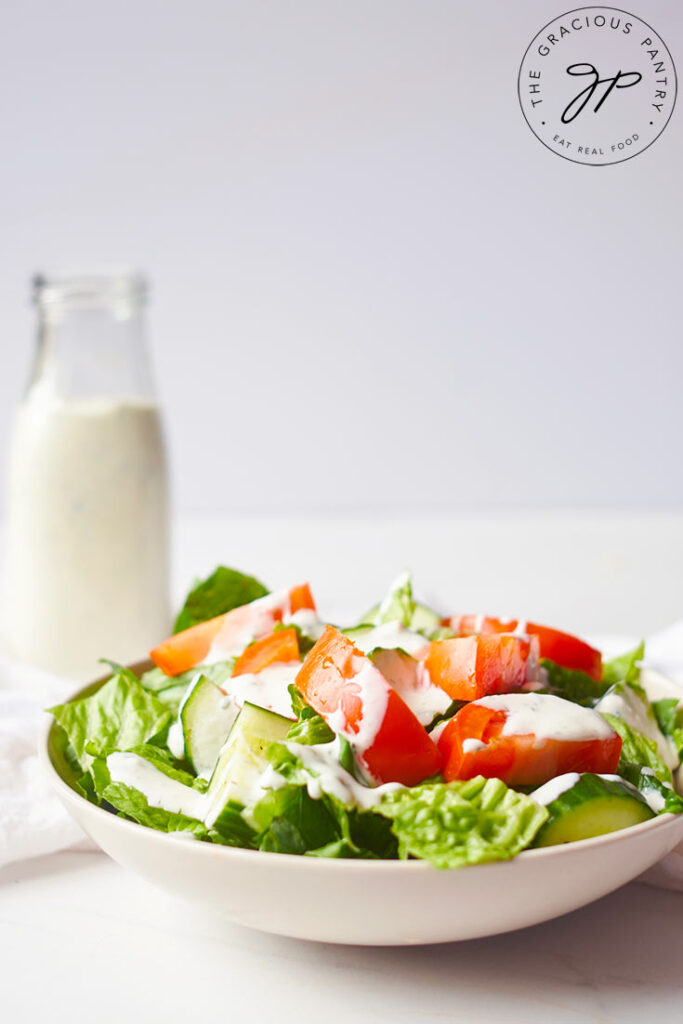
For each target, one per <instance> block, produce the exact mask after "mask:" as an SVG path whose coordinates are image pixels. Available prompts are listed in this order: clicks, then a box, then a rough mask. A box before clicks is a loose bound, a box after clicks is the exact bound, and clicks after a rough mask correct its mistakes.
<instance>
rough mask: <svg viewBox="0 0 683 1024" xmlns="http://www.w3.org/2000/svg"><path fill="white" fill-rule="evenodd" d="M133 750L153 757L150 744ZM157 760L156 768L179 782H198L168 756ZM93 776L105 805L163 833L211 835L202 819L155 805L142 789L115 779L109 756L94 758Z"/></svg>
mask: <svg viewBox="0 0 683 1024" xmlns="http://www.w3.org/2000/svg"><path fill="white" fill-rule="evenodd" d="M132 752H134V753H136V754H138V755H139V756H141V757H143V756H145V757H146V758H147V759H151V757H150V748H149V747H145V746H142V747H138V748H136V750H135V751H132ZM159 753H161V752H159ZM155 756H156V755H155ZM153 763H154V764H155V767H157V768H158V769H159V770H163V771H164V774H168V775H170V777H172V778H174V779H175V780H176V781H177V782H184V783H185V784H186V785H190V784H192V783H194V782H196V781H197V780H195V779H193V778H192V776H189V775H188V774H187V773H186V772H178V771H176V770H175V769H173V768H172V766H171V765H170V764H169V763H167V761H166V759H165V758H160V760H159V761H156V760H155V761H154V762H153ZM91 777H92V779H93V784H94V789H95V792H96V793H97V796H98V797H99V799H100V801H102V802H103V803H104V804H105V805H109V806H110V807H113V808H114V810H116V811H118V813H119V814H121V815H122V816H123V817H126V818H129V819H130V820H131V821H136V822H137V823H138V824H139V825H146V826H147V827H148V828H155V829H157V830H158V831H160V832H188V833H190V834H192V835H194V836H196V837H197V838H198V839H204V838H208V829H207V828H206V825H204V823H203V822H201V821H199V820H198V819H196V818H190V817H188V816H187V815H185V814H177V813H175V812H173V811H167V810H165V809H164V808H163V807H152V806H150V804H149V802H148V800H147V797H146V796H145V795H144V793H141V792H140V791H139V790H138V789H135V788H134V787H133V786H127V785H125V784H124V783H122V782H112V780H111V777H110V774H109V769H108V767H107V761H106V758H104V757H99V758H96V759H95V760H94V761H93V763H92V766H91Z"/></svg>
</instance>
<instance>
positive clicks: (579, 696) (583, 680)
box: [541, 658, 610, 708]
mask: <svg viewBox="0 0 683 1024" xmlns="http://www.w3.org/2000/svg"><path fill="white" fill-rule="evenodd" d="M541 666H542V667H543V668H544V669H545V671H546V673H547V677H548V683H547V686H545V687H544V688H543V691H542V692H543V693H551V694H554V695H555V696H556V697H563V698H564V699H565V700H570V701H572V702H573V703H574V704H581V706H582V707H585V708H592V707H593V706H594V705H595V702H596V701H597V700H599V699H600V698H601V697H602V696H603V695H604V694H605V693H606V692H607V690H608V689H609V687H610V684H609V683H605V682H602V681H601V682H597V681H596V680H595V679H593V678H592V676H589V675H588V673H586V672H581V671H580V669H572V668H564V666H563V665H557V664H556V663H555V662H554V661H550V660H549V659H548V658H543V659H542V661H541Z"/></svg>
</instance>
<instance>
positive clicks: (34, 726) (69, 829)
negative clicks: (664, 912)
mask: <svg viewBox="0 0 683 1024" xmlns="http://www.w3.org/2000/svg"><path fill="white" fill-rule="evenodd" d="M594 642H595V643H596V645H597V646H599V647H600V648H601V649H602V650H604V651H606V652H607V653H608V654H609V655H611V654H613V653H614V654H618V653H621V652H622V651H625V650H628V649H629V647H632V646H634V641H633V639H632V638H631V639H629V638H624V637H620V638H616V637H603V638H601V639H599V638H596V639H595V641H594ZM635 642H637V641H635ZM647 664H648V665H650V666H652V667H653V668H656V669H658V670H659V671H660V672H663V673H664V674H665V675H667V676H669V677H670V678H671V679H672V680H673V681H674V682H675V683H678V685H679V686H680V687H681V699H683V620H681V621H679V622H676V623H674V625H672V626H669V627H668V628H667V629H665V630H662V631H661V632H660V633H657V634H655V635H654V636H652V637H651V638H650V639H649V640H648V641H647ZM75 689H76V684H75V683H74V682H73V681H72V680H68V679H61V678H60V677H58V676H53V675H50V674H49V673H46V672H42V671H40V670H39V669H36V668H33V667H31V666H29V665H26V664H23V663H19V662H16V661H12V660H11V659H9V658H7V657H5V656H0V867H2V866H3V865H5V864H9V863H11V862H12V861H15V860H25V859H27V858H29V857H37V856H40V855H41V854H46V853H52V852H55V851H57V850H64V849H74V848H78V849H95V848H96V847H94V846H93V844H92V843H91V841H90V840H89V839H87V837H86V836H85V835H84V833H83V832H82V831H81V829H80V828H79V826H78V825H77V824H76V823H75V822H74V821H72V819H71V818H70V817H69V815H68V814H67V812H66V811H65V810H64V808H63V807H62V805H61V803H60V802H59V800H58V798H57V797H56V795H55V794H54V793H53V791H52V788H51V785H50V782H49V781H48V779H47V778H46V777H45V775H44V773H43V771H42V768H41V766H40V764H39V762H38V755H37V747H38V742H39V734H40V730H41V726H42V724H43V723H44V722H45V720H46V715H45V713H44V710H43V709H44V708H46V707H50V706H51V705H52V704H57V703H59V702H60V701H62V700H64V699H65V698H67V697H69V696H70V694H72V693H73V692H74V690H75ZM642 880H643V881H647V882H650V883H651V884H653V885H661V886H664V887H666V888H673V889H678V890H681V891H683V843H681V844H680V846H678V847H677V849H676V850H675V851H674V852H673V853H671V854H669V855H668V856H667V857H665V858H664V859H663V860H662V861H660V862H659V864H657V865H656V866H655V867H654V868H652V869H651V870H650V871H648V872H646V874H645V875H643V876H642Z"/></svg>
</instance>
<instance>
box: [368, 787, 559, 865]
mask: <svg viewBox="0 0 683 1024" xmlns="http://www.w3.org/2000/svg"><path fill="white" fill-rule="evenodd" d="M377 811H378V812H379V813H380V814H383V815H385V816H386V817H388V818H391V821H392V827H393V831H394V833H395V835H396V837H397V838H398V850H399V856H400V857H401V858H403V859H405V858H407V857H418V858H420V859H421V860H428V861H429V862H430V863H431V864H433V865H434V866H435V867H437V868H456V867H461V866H463V865H465V864H482V863H485V862H487V861H494V860H507V859H508V858H510V857H514V856H515V854H517V853H519V852H520V850H524V849H525V848H526V847H527V846H529V844H530V843H531V842H532V840H533V839H534V836H535V835H536V833H537V832H538V830H539V828H540V827H541V825H542V824H543V823H544V821H546V820H547V818H548V811H547V810H546V808H544V807H540V806H539V805H538V804H536V803H535V802H534V801H533V800H532V799H531V798H530V797H528V796H525V795H524V794H522V793H516V792H515V791H514V790H512V789H508V787H507V786H506V785H505V783H504V782H501V781H500V779H484V778H482V777H481V776H477V778H474V779H469V780H467V781H466V782H441V783H439V782H437V783H431V784H427V785H421V786H415V787H413V788H412V789H401V790H397V791H396V792H394V793H390V794H387V795H386V796H385V797H384V798H383V799H382V801H381V802H380V803H379V804H378V806H377Z"/></svg>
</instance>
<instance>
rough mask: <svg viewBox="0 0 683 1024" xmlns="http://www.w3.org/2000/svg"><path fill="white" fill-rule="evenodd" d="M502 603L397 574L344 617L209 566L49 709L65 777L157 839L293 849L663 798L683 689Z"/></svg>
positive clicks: (442, 835)
mask: <svg viewBox="0 0 683 1024" xmlns="http://www.w3.org/2000/svg"><path fill="white" fill-rule="evenodd" d="M643 657H644V647H643V645H642V644H641V645H640V646H639V647H637V648H636V649H635V650H633V651H630V652H627V653H626V654H624V655H623V656H621V657H619V658H617V659H614V660H611V661H607V660H605V659H603V657H602V654H601V652H600V651H598V650H597V649H596V648H594V647H592V646H591V645H590V644H588V643H586V642H585V641H583V640H581V639H579V638H578V637H575V636H572V635H570V634H568V633H565V632H562V631H560V630H557V629H554V628H551V627H548V626H542V625H538V624H535V623H532V622H528V621H524V620H519V619H503V618H496V617H493V616H488V615H483V614H480V615H470V614H457V615H453V614H442V613H440V612H437V611H435V610H434V609H432V608H430V607H428V606H427V605H425V604H422V603H420V602H418V601H416V600H415V598H414V596H413V590H412V584H411V579H410V576H409V575H408V574H406V573H404V574H402V575H401V576H400V577H399V578H398V579H397V580H396V582H395V583H394V584H393V586H392V587H391V588H390V590H389V592H388V594H387V595H386V596H385V597H384V599H383V600H381V601H380V602H379V603H376V604H375V605H373V606H372V607H370V608H369V610H368V611H366V612H365V613H364V614H362V615H361V616H360V617H359V618H358V620H357V622H356V623H353V624H350V625H341V626H340V625H333V624H331V623H329V622H327V621H326V620H325V619H324V618H322V617H321V616H320V614H319V612H318V610H317V608H316V604H315V601H314V598H313V595H312V593H311V589H310V587H309V585H308V584H305V583H304V584H299V585H296V586H293V587H291V588H289V589H285V590H281V591H277V592H274V593H271V592H269V590H268V589H267V588H266V587H265V586H264V585H263V584H262V583H260V582H259V581H258V580H256V579H255V578H253V577H251V576H247V575H244V574H243V573H240V572H237V571H236V570H234V569H228V568H225V567H220V568H219V569H217V570H216V572H214V573H213V574H212V575H211V576H210V577H209V578H208V579H206V580H204V581H201V582H199V583H197V584H196V585H195V586H194V587H193V589H192V591H191V593H190V594H189V595H188V597H187V599H186V601H185V604H184V606H183V608H182V610H181V611H180V613H179V615H178V618H177V620H176V625H175V631H174V633H173V634H172V635H171V636H169V637H167V638H166V639H165V640H162V641H161V642H160V643H159V644H158V646H157V647H155V648H154V649H153V650H152V652H151V659H152V662H151V663H150V664H153V667H151V668H149V670H148V671H144V672H142V673H141V674H140V675H138V674H136V673H135V672H133V671H131V669H129V668H125V667H123V666H120V665H118V664H116V663H115V662H108V664H109V666H110V668H111V675H110V677H109V678H108V679H107V680H106V681H105V682H104V683H103V684H102V685H100V686H99V687H98V688H95V689H94V691H92V692H89V694H88V695H87V696H84V697H80V698H77V699H75V700H73V701H70V702H68V703H65V704H62V705H59V706H57V707H54V708H51V709H50V710H51V712H52V714H53V715H54V718H55V722H56V744H57V746H58V748H59V750H60V752H61V756H62V758H63V760H64V761H65V763H66V765H67V766H68V772H69V780H70V783H71V785H72V786H73V787H74V788H75V789H76V790H77V791H78V792H79V793H80V794H81V795H82V796H83V797H84V798H85V799H87V800H89V801H91V802H93V803H95V804H98V805H99V806H100V807H102V808H103V809H104V810H106V811H109V812H111V813H112V814H117V815H120V816H121V817H123V818H126V819H128V820H129V821H133V822H137V823H138V824H139V825H142V826H145V827H147V828H153V829H156V830H158V831H161V832H165V833H168V834H169V835H172V836H176V837H178V836H179V837H181V838H187V839H191V840H195V841H199V842H207V843H217V844H221V845H226V846H233V847H241V848H244V849H248V850H260V851H267V852H270V853H287V854H298V855H305V856H310V857H342V858H365V859H381V860H392V859H401V860H406V859H417V860H424V861H428V862H429V863H430V864H432V865H434V866H435V867H437V868H456V867H461V866H464V865H469V864H478V863H484V862H488V861H496V860H505V859H507V858H510V857H514V856H515V855H516V854H518V853H519V852H520V851H522V850H526V849H528V848H530V847H539V846H549V845H555V844H558V843H566V842H575V841H579V840H583V839H587V838H590V837H593V836H597V835H601V834H604V833H607V832H612V831H615V830H617V829H622V828H626V827H629V826H632V825H637V824H639V823H641V822H645V821H648V820H650V819H652V818H654V817H655V816H656V815H658V814H663V813H667V812H668V813H675V814H678V813H681V811H683V800H681V798H680V797H679V796H678V794H677V792H676V787H675V776H676V773H677V770H678V768H679V767H680V764H681V759H682V757H683V703H681V702H679V701H678V699H677V698H676V697H671V698H667V699H663V700H656V701H650V700H649V698H648V696H647V693H646V691H645V689H644V687H643V683H644V682H645V679H644V676H643V670H642V660H643Z"/></svg>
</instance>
